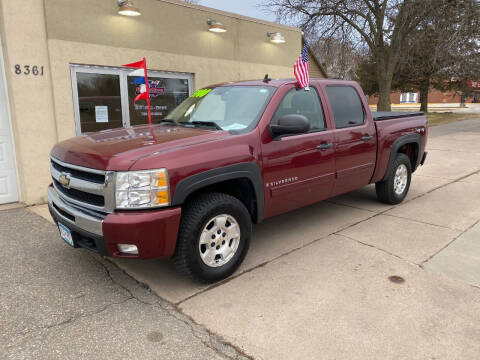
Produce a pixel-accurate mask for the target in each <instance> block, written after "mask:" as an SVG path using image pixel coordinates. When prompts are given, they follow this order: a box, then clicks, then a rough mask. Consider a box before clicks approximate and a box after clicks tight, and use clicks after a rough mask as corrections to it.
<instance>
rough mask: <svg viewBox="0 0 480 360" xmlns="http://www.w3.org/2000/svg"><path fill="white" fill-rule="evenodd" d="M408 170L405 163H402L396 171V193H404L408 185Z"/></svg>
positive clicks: (394, 183) (394, 187) (394, 182)
mask: <svg viewBox="0 0 480 360" xmlns="http://www.w3.org/2000/svg"><path fill="white" fill-rule="evenodd" d="M407 182H408V171H407V166H406V165H405V164H400V166H399V167H397V170H396V171H395V177H394V179H393V190H394V191H395V194H397V195H402V194H403V192H404V191H405V188H406V187H407Z"/></svg>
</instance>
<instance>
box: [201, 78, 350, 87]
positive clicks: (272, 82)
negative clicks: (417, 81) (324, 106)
mask: <svg viewBox="0 0 480 360" xmlns="http://www.w3.org/2000/svg"><path fill="white" fill-rule="evenodd" d="M310 81H318V82H320V83H325V84H345V85H351V84H356V82H355V81H348V80H336V79H325V78H311V79H310ZM296 82H297V80H296V79H293V78H292V79H272V80H270V81H268V82H264V81H263V80H242V81H231V82H225V83H221V84H215V85H210V86H207V87H208V88H214V87H218V86H232V85H239V86H265V85H268V86H273V87H277V88H278V87H281V86H283V85H285V84H294V83H296Z"/></svg>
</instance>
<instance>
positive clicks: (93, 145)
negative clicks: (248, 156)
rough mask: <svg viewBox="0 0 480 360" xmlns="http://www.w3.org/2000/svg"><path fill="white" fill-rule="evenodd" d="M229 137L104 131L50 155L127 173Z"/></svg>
mask: <svg viewBox="0 0 480 360" xmlns="http://www.w3.org/2000/svg"><path fill="white" fill-rule="evenodd" d="M228 136H230V133H229V132H227V131H218V130H210V129H200V128H186V127H177V126H169V125H168V126H165V125H152V126H148V125H147V126H143V125H142V126H135V127H131V128H122V129H113V130H105V131H101V132H97V133H88V134H85V135H83V136H77V137H74V138H71V139H68V140H65V141H62V142H60V143H59V144H57V145H55V147H54V148H53V149H52V153H51V155H52V156H53V157H54V158H56V159H58V160H60V161H63V162H66V163H69V164H74V165H78V166H84V167H89V168H93V169H99V170H117V171H125V170H128V169H129V168H130V167H131V166H132V165H133V164H134V163H135V162H136V161H137V160H139V159H141V158H142V157H145V156H148V155H151V154H152V153H162V152H166V151H171V150H176V149H180V148H184V147H187V146H192V145H196V144H200V143H204V142H209V141H214V140H217V139H221V138H225V137H228Z"/></svg>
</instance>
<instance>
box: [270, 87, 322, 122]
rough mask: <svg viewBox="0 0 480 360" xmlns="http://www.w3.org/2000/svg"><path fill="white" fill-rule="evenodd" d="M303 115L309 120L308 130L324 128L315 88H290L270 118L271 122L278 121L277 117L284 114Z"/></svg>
mask: <svg viewBox="0 0 480 360" xmlns="http://www.w3.org/2000/svg"><path fill="white" fill-rule="evenodd" d="M291 114H299V115H304V116H306V117H307V119H308V120H310V130H311V131H315V130H325V120H324V118H323V111H322V106H321V105H320V100H319V98H318V94H317V91H316V90H315V88H310V90H308V91H306V90H304V89H300V90H297V89H292V90H290V91H289V92H288V93H287V94H286V95H285V97H284V98H283V99H282V102H281V103H280V105H278V108H277V111H276V112H275V115H274V116H273V119H272V124H276V123H278V119H280V118H281V117H282V116H285V115H291Z"/></svg>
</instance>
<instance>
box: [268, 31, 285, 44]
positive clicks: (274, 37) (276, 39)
mask: <svg viewBox="0 0 480 360" xmlns="http://www.w3.org/2000/svg"><path fill="white" fill-rule="evenodd" d="M267 37H268V38H269V39H270V42H272V43H274V44H283V43H285V37H284V36H283V35H282V34H281V33H279V32H273V33H271V32H268V33H267Z"/></svg>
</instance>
